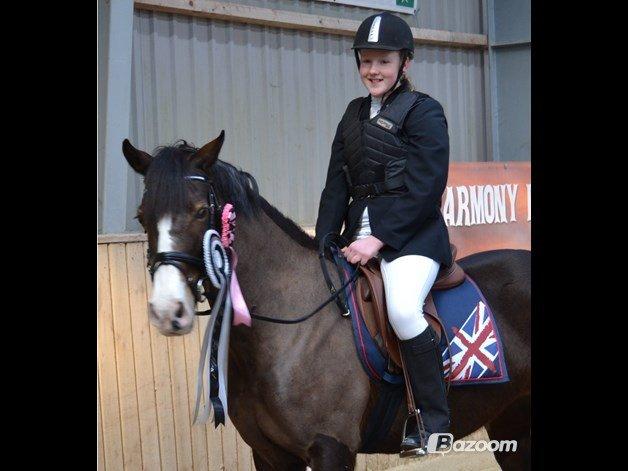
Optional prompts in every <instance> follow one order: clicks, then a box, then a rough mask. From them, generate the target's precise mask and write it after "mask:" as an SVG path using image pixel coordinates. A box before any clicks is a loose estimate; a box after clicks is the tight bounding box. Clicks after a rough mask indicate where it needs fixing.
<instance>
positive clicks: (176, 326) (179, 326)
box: [172, 321, 181, 330]
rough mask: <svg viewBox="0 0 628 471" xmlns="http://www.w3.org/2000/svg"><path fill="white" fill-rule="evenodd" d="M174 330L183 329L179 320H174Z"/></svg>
mask: <svg viewBox="0 0 628 471" xmlns="http://www.w3.org/2000/svg"><path fill="white" fill-rule="evenodd" d="M172 330H181V324H179V321H172Z"/></svg>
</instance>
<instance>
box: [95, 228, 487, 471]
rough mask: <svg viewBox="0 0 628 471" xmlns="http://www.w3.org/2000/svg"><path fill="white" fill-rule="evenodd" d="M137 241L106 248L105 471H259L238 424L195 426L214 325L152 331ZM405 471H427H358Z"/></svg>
mask: <svg viewBox="0 0 628 471" xmlns="http://www.w3.org/2000/svg"><path fill="white" fill-rule="evenodd" d="M127 239H128V238H127ZM130 239H131V241H130V242H124V241H115V242H109V241H106V242H105V240H106V239H102V240H101V241H99V243H98V372H97V379H98V384H97V395H98V411H97V424H98V444H97V448H98V450H97V453H98V469H99V470H102V471H105V470H106V471H120V470H125V471H126V470H128V471H132V470H148V471H153V470H164V471H171V470H195V471H196V470H207V471H221V470H227V471H231V470H234V471H251V470H254V469H255V468H254V465H253V460H252V454H251V450H250V448H249V447H248V445H247V444H246V443H245V442H244V441H243V440H242V439H241V437H240V435H239V434H238V433H237V430H236V429H235V427H234V426H233V425H232V424H231V423H228V425H227V426H226V427H219V428H218V429H214V427H213V425H211V424H209V425H207V426H193V425H192V414H193V411H194V400H195V397H194V388H195V382H196V368H197V363H198V357H199V352H200V349H201V332H203V330H204V328H205V326H206V324H207V321H208V319H207V318H206V317H201V318H198V319H197V321H198V320H200V325H199V326H198V327H195V330H194V331H193V333H192V334H190V335H186V336H184V337H164V336H162V335H161V334H159V333H158V332H157V330H156V329H155V328H153V327H152V326H151V325H150V324H149V322H148V314H147V311H146V309H147V300H148V297H149V294H150V289H151V283H150V276H149V274H148V271H147V269H146V244H147V243H146V242H144V241H142V240H139V241H138V240H137V239H138V237H135V240H133V238H130ZM140 239H141V237H140ZM205 308H207V306H206V307H205ZM467 455H468V454H467ZM434 458H436V457H434ZM468 458H469V457H468V456H467V457H465V459H467V460H468ZM430 459H431V457H430ZM438 459H439V460H442V459H441V458H438ZM467 464H468V461H467ZM401 465H405V466H404V467H403V469H422V468H423V465H422V464H421V463H416V464H410V463H408V461H407V460H401V459H399V458H398V457H397V456H396V455H390V456H389V455H359V457H358V462H357V467H356V469H357V470H359V471H366V470H383V469H390V468H394V467H396V466H401ZM408 465H410V466H408ZM478 466H479V467H473V469H499V468H495V466H496V463H495V461H494V458H493V457H492V454H490V458H486V459H483V461H480V462H479V464H478ZM491 466H493V467H492V468H491ZM442 469H445V468H442ZM466 469H471V468H469V467H467V468H466Z"/></svg>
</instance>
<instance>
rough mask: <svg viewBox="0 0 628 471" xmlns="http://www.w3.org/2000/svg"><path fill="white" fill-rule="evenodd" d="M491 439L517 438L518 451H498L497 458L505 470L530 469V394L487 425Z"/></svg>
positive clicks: (518, 400)
mask: <svg viewBox="0 0 628 471" xmlns="http://www.w3.org/2000/svg"><path fill="white" fill-rule="evenodd" d="M486 431H487V432H488V435H489V437H490V438H491V440H517V451H516V452H512V451H502V452H499V451H496V452H495V459H496V460H497V462H498V463H499V466H501V468H502V470H504V471H511V470H516V471H519V470H529V469H531V465H530V396H529V395H526V396H523V397H521V398H519V399H517V400H516V401H515V402H513V403H512V404H511V405H509V406H508V407H507V408H506V409H505V410H504V412H502V413H501V414H500V415H499V416H498V417H497V418H496V419H494V420H493V421H491V422H490V423H489V424H487V425H486Z"/></svg>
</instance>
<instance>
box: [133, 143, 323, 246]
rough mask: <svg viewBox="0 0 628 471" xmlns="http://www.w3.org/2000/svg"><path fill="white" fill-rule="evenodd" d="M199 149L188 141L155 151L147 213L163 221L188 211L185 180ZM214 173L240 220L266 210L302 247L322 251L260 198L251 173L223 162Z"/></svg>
mask: <svg viewBox="0 0 628 471" xmlns="http://www.w3.org/2000/svg"><path fill="white" fill-rule="evenodd" d="M197 150H198V148H196V147H194V146H193V145H191V144H188V143H187V142H186V141H184V140H179V141H176V142H175V143H174V144H172V145H170V146H162V147H158V148H157V149H155V151H154V152H153V155H154V158H153V160H152V162H151V165H150V166H149V168H148V172H147V173H146V178H145V183H146V190H145V195H144V205H145V210H146V212H148V213H150V214H154V215H155V217H157V218H159V217H161V216H162V215H164V214H167V213H169V212H171V213H177V212H183V211H185V210H186V209H187V206H188V205H189V204H190V201H189V192H188V191H187V190H186V188H185V185H182V184H181V181H182V180H183V179H184V177H185V176H186V175H190V174H191V173H194V171H193V169H192V168H191V166H190V163H189V159H188V157H189V156H190V155H191V154H193V153H194V152H196V151H197ZM211 172H212V175H211V178H212V182H213V186H214V189H215V190H216V193H217V194H218V195H220V196H221V197H222V198H223V199H224V200H225V201H228V202H230V203H232V204H233V205H234V207H235V208H236V211H237V215H238V217H244V218H250V217H254V216H256V215H257V214H258V213H259V211H260V210H262V211H264V213H265V214H266V215H267V216H268V217H269V218H270V219H271V220H272V221H273V222H274V223H275V224H277V226H279V227H280V228H281V229H282V230H283V231H284V232H285V233H286V234H288V236H290V237H291V238H292V239H293V240H294V241H295V242H297V243H298V244H299V245H301V246H303V247H306V248H309V249H313V250H316V249H317V248H318V244H317V243H316V241H315V239H314V238H313V237H311V236H310V235H309V234H308V233H307V232H305V231H304V230H303V229H302V228H301V227H300V226H299V225H298V224H296V223H295V222H294V221H293V220H292V219H290V218H289V217H287V216H285V215H283V214H282V213H281V212H280V211H279V210H278V209H277V208H275V207H274V206H273V205H271V204H270V203H269V202H268V201H267V200H266V199H264V198H263V197H262V196H260V194H259V191H258V186H257V182H256V181H255V178H254V177H253V176H252V175H251V174H249V173H248V172H245V171H243V170H240V169H238V168H236V167H235V166H234V165H232V164H230V163H228V162H225V161H222V160H220V159H218V160H217V161H216V163H215V164H214V165H213V166H212V168H211Z"/></svg>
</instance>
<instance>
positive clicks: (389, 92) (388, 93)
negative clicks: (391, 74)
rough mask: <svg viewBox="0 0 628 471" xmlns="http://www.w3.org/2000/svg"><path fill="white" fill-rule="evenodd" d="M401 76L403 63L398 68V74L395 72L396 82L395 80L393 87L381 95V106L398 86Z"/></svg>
mask: <svg viewBox="0 0 628 471" xmlns="http://www.w3.org/2000/svg"><path fill="white" fill-rule="evenodd" d="M402 76H403V63H402V64H401V66H400V67H399V72H397V80H395V83H394V84H393V86H392V87H390V88H389V89H388V90H386V92H385V93H384V94H383V95H382V105H383V104H384V101H386V99H387V98H388V97H389V96H390V94H391V93H392V92H393V91H394V90H395V89H396V88H397V85H398V84H399V80H401V77H402ZM386 95H388V96H386Z"/></svg>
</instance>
